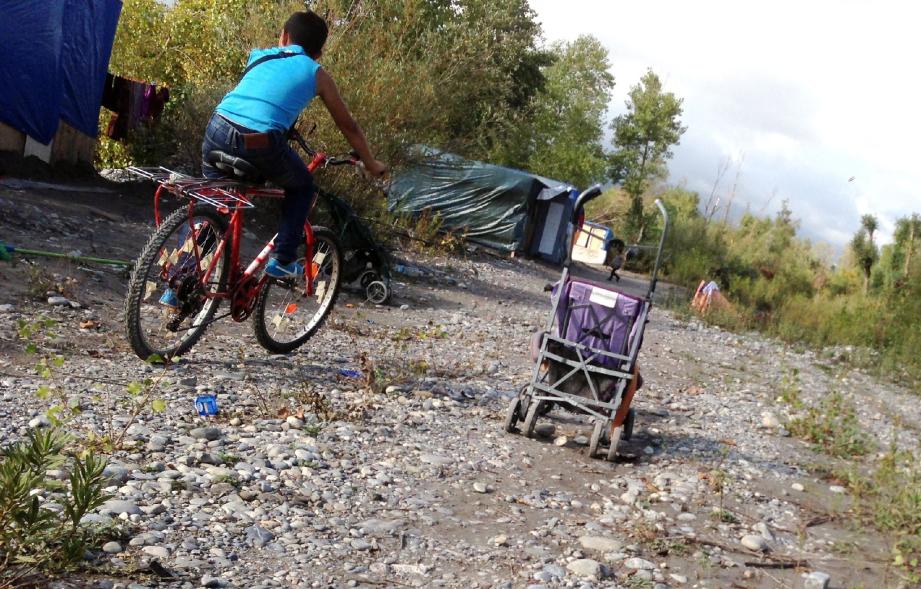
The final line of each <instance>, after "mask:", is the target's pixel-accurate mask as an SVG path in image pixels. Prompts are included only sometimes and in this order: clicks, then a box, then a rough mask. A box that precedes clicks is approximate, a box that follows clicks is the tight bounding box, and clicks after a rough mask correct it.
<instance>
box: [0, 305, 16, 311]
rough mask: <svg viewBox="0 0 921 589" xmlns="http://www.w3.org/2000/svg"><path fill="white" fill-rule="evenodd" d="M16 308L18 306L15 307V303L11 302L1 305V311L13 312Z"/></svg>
mask: <svg viewBox="0 0 921 589" xmlns="http://www.w3.org/2000/svg"><path fill="white" fill-rule="evenodd" d="M15 310H16V307H14V306H13V305H11V304H9V303H6V304H4V305H0V313H12V312H13V311H15Z"/></svg>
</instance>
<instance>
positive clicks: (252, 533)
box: [246, 526, 275, 546]
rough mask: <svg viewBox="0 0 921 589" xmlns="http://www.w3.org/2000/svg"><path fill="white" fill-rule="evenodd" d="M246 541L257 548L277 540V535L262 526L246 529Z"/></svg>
mask: <svg viewBox="0 0 921 589" xmlns="http://www.w3.org/2000/svg"><path fill="white" fill-rule="evenodd" d="M246 539H247V540H248V541H250V542H252V543H253V544H255V545H257V546H261V545H264V544H268V543H269V542H271V541H272V540H274V539H275V534H273V533H272V532H270V531H268V530H267V529H265V528H263V527H261V526H250V527H248V528H246Z"/></svg>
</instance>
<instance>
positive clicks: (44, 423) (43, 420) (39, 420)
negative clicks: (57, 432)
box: [29, 413, 51, 429]
mask: <svg viewBox="0 0 921 589" xmlns="http://www.w3.org/2000/svg"><path fill="white" fill-rule="evenodd" d="M29 427H30V428H32V429H38V428H42V427H51V420H49V419H48V416H47V415H45V414H44V413H43V414H41V415H38V416H36V417H33V418H32V419H30V420H29Z"/></svg>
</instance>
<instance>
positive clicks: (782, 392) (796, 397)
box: [777, 368, 803, 410]
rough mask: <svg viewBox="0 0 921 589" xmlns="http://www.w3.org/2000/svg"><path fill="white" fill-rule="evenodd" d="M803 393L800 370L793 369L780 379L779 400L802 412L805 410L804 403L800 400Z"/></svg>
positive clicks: (778, 387)
mask: <svg viewBox="0 0 921 589" xmlns="http://www.w3.org/2000/svg"><path fill="white" fill-rule="evenodd" d="M801 392H802V387H801V386H800V382H799V369H798V368H793V369H791V370H790V371H789V372H787V373H786V374H784V375H783V378H781V379H780V384H779V385H778V386H777V398H778V399H780V401H781V402H783V403H786V404H787V405H789V406H791V407H792V408H794V409H796V410H800V409H802V408H803V401H802V399H801V398H800V393H801Z"/></svg>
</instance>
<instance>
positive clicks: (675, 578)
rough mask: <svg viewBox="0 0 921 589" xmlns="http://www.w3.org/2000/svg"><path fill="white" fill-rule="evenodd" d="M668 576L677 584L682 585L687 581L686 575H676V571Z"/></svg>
mask: <svg viewBox="0 0 921 589" xmlns="http://www.w3.org/2000/svg"><path fill="white" fill-rule="evenodd" d="M668 578H669V579H671V580H672V581H674V582H675V583H678V584H679V585H684V584H686V583H687V582H688V578H687V577H685V576H684V575H678V574H676V573H672V574H670V575H669V576H668Z"/></svg>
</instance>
